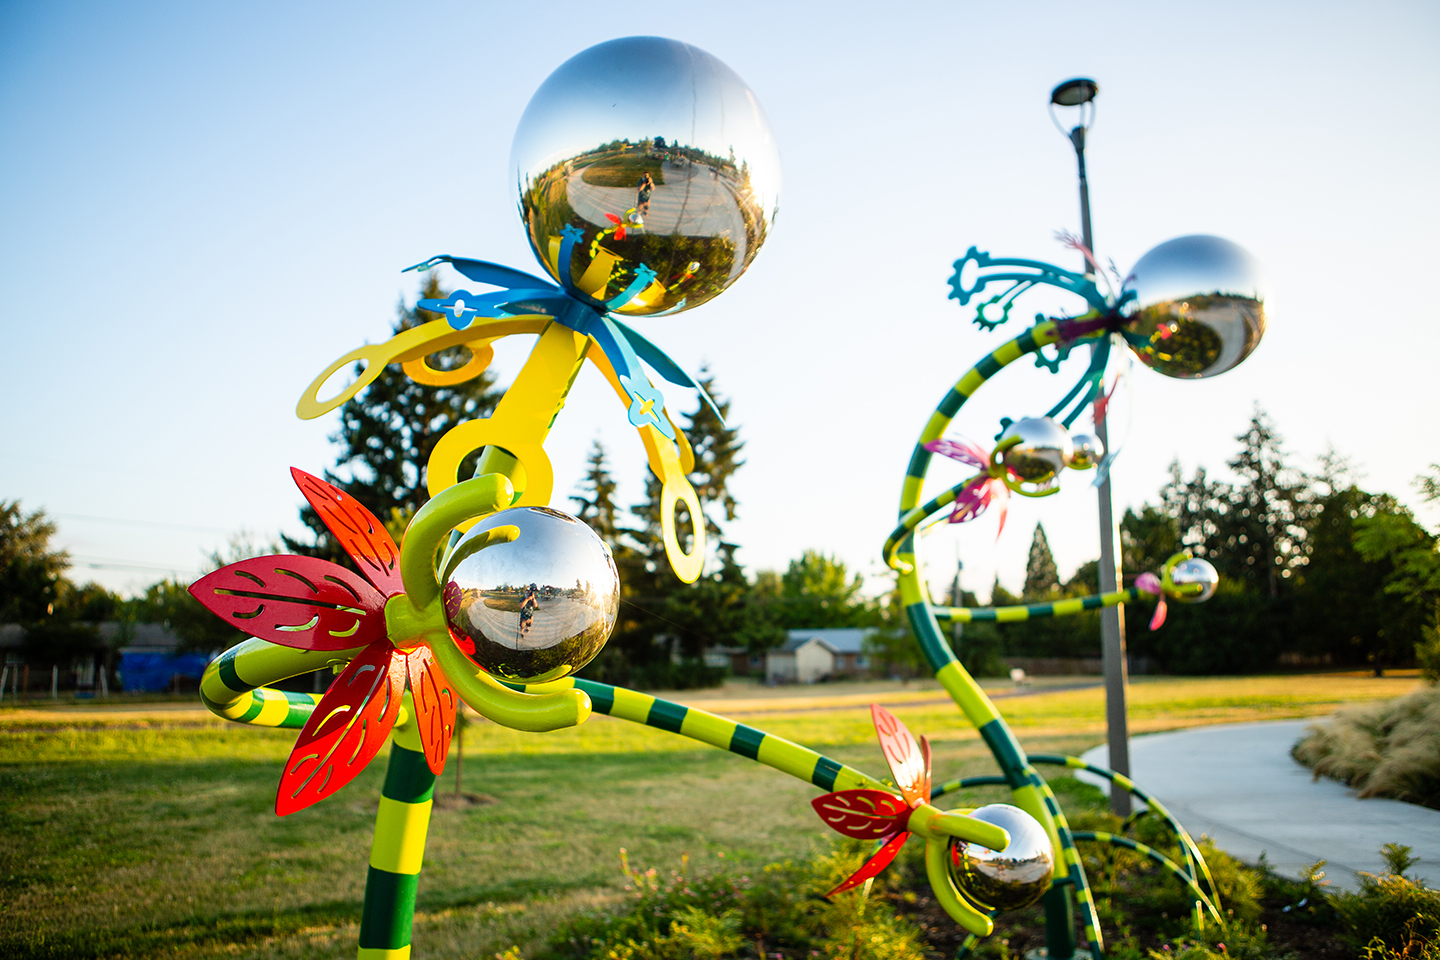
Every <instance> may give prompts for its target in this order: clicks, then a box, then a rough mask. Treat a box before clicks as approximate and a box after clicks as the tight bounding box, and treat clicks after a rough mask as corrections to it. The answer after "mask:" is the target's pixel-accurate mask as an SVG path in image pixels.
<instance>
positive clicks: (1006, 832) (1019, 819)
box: [810, 703, 1054, 936]
mask: <svg viewBox="0 0 1440 960" xmlns="http://www.w3.org/2000/svg"><path fill="white" fill-rule="evenodd" d="M870 718H871V720H872V721H873V722H874V724H875V733H876V735H877V736H878V737H879V738H880V749H881V751H882V752H883V753H884V755H885V763H886V764H887V765H888V766H889V767H890V773H891V775H892V776H893V777H894V779H895V786H896V787H897V788H898V789H899V790H900V796H898V797H897V796H895V794H893V793H889V792H887V791H884V790H872V789H856V790H838V791H834V792H832V793H827V794H825V795H824V796H820V797H816V798H815V799H814V800H812V801H810V802H811V805H812V806H814V808H815V812H816V813H818V814H819V815H820V819H822V820H824V821H825V824H826V825H827V826H829V827H830V828H831V829H833V830H835V831H836V832H837V833H840V834H843V835H844V836H847V837H851V838H852V839H855V840H873V841H875V842H876V843H878V844H880V847H879V849H878V850H877V851H876V852H875V853H874V854H873V855H872V856H871V857H870V858H869V859H868V860H866V861H865V863H864V864H862V865H861V867H860V869H859V870H856V871H855V872H854V873H853V874H851V875H850V876H849V877H847V878H846V879H845V880H844V881H842V882H841V883H840V884H839V885H838V886H836V887H835V889H833V890H831V891H830V892H829V893H827V894H825V896H827V897H833V896H835V895H836V894H839V893H844V892H846V891H847V890H853V889H855V888H856V887H858V886H860V885H861V884H863V883H865V882H866V881H868V880H871V879H873V878H874V877H876V876H878V875H879V873H880V872H881V871H882V870H884V869H885V868H886V867H888V866H889V865H890V862H891V861H892V860H894V859H895V857H896V855H897V854H899V853H900V849H901V848H902V847H904V846H905V842H906V841H907V840H909V839H910V837H911V836H916V835H918V836H920V837H922V838H923V839H924V840H925V866H926V874H927V875H928V877H929V880H930V886H931V889H932V890H933V892H934V893H935V899H936V902H938V903H939V904H940V905H941V906H942V907H943V908H944V909H945V912H946V913H948V914H949V915H950V917H951V918H952V919H953V920H955V922H956V923H958V924H960V925H961V926H963V927H965V929H967V930H970V931H971V932H972V933H978V934H980V935H982V936H983V935H987V934H989V933H990V930H991V927H992V923H991V920H990V918H989V917H988V916H986V915H985V913H984V912H982V911H988V910H991V909H993V908H994V906H995V904H993V903H990V902H987V900H993V899H994V898H993V897H990V898H985V899H982V897H981V896H978V895H977V894H976V892H975V891H974V890H972V889H970V887H972V886H974V885H973V884H971V883H967V882H965V880H964V879H963V876H964V875H957V873H956V871H955V870H954V869H952V865H953V864H956V863H960V862H963V860H964V858H963V856H960V857H958V858H957V850H958V851H960V852H962V853H963V851H964V850H966V849H968V847H969V846H970V845H979V846H981V847H982V848H984V849H986V850H990V851H996V852H999V853H1003V854H1004V855H1005V857H1006V858H1007V860H1008V861H1009V862H1011V863H1012V864H1013V863H1023V864H1025V867H1026V869H1025V870H1024V871H1023V872H1024V874H1025V880H1024V884H1023V890H1018V889H1017V884H1016V883H1015V882H1014V880H1013V877H1012V878H1011V879H1010V880H1009V881H1008V882H1006V881H1005V880H1000V881H997V880H995V879H994V878H991V883H990V885H991V886H992V887H1002V888H1004V889H1005V890H1006V892H1007V894H1008V896H1007V898H1006V902H1005V904H1004V906H1005V909H1018V908H1019V907H1023V906H1026V905H1027V904H1028V903H1033V902H1034V901H1035V900H1036V899H1039V897H1040V896H1041V895H1042V894H1043V893H1044V892H1045V889H1046V888H1047V887H1048V886H1049V884H1050V877H1051V875H1052V874H1053V872H1054V853H1053V851H1052V850H1051V846H1050V840H1049V838H1048V837H1047V836H1046V835H1045V831H1044V829H1043V828H1041V827H1040V825H1039V824H1038V823H1036V822H1035V820H1034V818H1032V817H1031V816H1030V815H1029V814H1026V813H1025V812H1024V811H1021V810H1019V809H1016V808H1014V807H1005V810H1006V812H1005V813H1004V814H1002V816H1003V817H1004V822H1003V824H1001V823H995V822H991V821H990V820H987V819H986V818H984V817H979V816H971V815H969V814H970V813H971V811H964V812H961V811H953V812H945V811H942V810H939V809H937V808H935V807H933V806H931V805H930V795H931V781H930V742H929V741H928V740H926V739H925V738H924V737H921V738H920V740H919V742H918V744H917V742H916V740H915V737H914V735H913V734H911V733H910V730H909V728H908V727H906V726H905V724H904V723H902V722H901V721H900V720H899V719H898V718H896V717H895V715H894V714H892V713H890V711H888V710H886V709H885V708H884V707H882V706H880V705H879V704H875V703H872V704H871V705H870ZM995 806H997V807H998V806H1003V805H999V804H997V805H995ZM976 813H978V811H976ZM1014 873H1015V871H1014V870H1013V868H1012V870H1011V874H1012V875H1013V874H1014ZM957 879H961V883H960V884H957V882H956V881H957Z"/></svg>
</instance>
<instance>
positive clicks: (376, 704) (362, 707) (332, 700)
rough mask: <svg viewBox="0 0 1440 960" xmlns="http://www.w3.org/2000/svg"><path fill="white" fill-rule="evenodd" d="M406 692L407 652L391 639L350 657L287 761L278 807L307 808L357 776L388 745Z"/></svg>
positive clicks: (280, 810) (284, 810)
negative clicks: (388, 739) (392, 643)
mask: <svg viewBox="0 0 1440 960" xmlns="http://www.w3.org/2000/svg"><path fill="white" fill-rule="evenodd" d="M404 693H405V663H404V655H403V654H402V653H400V652H399V651H398V650H396V649H395V648H394V647H392V646H390V644H389V643H388V642H387V643H374V644H371V645H370V646H369V647H367V648H366V649H365V650H364V651H363V652H362V653H361V654H360V656H358V657H356V658H355V659H354V660H352V661H350V666H348V667H346V668H345V669H344V670H343V671H341V673H340V676H338V677H336V678H335V682H334V683H332V684H330V689H329V690H328V691H326V693H325V696H323V697H321V698H320V702H319V703H318V704H316V705H315V712H314V713H312V714H311V715H310V720H309V722H308V723H306V724H305V729H304V730H301V731H300V739H299V740H296V741H295V749H294V750H292V751H290V759H289V760H286V761H285V772H284V773H283V774H281V776H280V790H279V793H278V794H277V795H276V797H275V812H276V813H277V814H279V815H280V816H282V817H283V816H285V815H286V814H289V813H294V812H295V811H296V810H304V809H305V808H306V807H308V806H310V805H311V804H313V803H316V802H317V801H320V800H323V799H325V798H326V797H328V796H330V794H332V793H334V792H335V791H336V790H339V789H340V788H341V787H343V786H345V784H347V783H349V782H350V781H351V780H353V779H355V776H356V774H358V773H359V772H360V771H361V770H364V769H365V765H366V764H367V763H369V762H370V760H371V759H372V758H373V757H374V756H375V754H377V753H379V752H380V748H381V747H383V746H384V745H385V738H386V737H388V736H389V735H390V728H391V727H393V726H394V725H395V718H396V716H397V715H398V714H399V713H400V702H401V698H402V697H403V696H404Z"/></svg>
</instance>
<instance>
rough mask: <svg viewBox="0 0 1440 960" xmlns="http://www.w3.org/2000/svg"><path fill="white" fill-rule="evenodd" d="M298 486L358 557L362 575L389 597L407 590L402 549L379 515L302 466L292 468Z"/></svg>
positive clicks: (311, 504) (346, 549) (340, 539)
mask: <svg viewBox="0 0 1440 960" xmlns="http://www.w3.org/2000/svg"><path fill="white" fill-rule="evenodd" d="M290 476H291V477H293V478H294V479H295V485H296V486H297V487H299V488H300V492H301V493H302V494H304V495H305V499H306V500H308V501H309V502H310V506H312V507H314V508H315V512H316V513H318V514H320V519H321V520H323V521H324V522H325V527H326V529H328V530H329V531H330V532H331V533H332V534H334V536H335V539H336V540H338V541H340V546H341V548H343V549H344V551H345V552H346V553H348V554H350V556H351V557H354V558H355V563H356V565H357V566H358V567H359V568H360V572H361V573H363V574H364V575H365V577H366V578H367V579H368V580H369V581H370V582H371V583H373V584H375V587H376V589H378V590H379V591H380V592H381V593H383V594H384V595H385V596H387V597H393V596H395V595H396V594H397V593H403V592H404V591H405V585H404V584H403V583H401V582H400V548H399V547H397V546H395V541H394V540H392V539H390V534H389V532H388V531H386V529H385V524H383V523H381V522H380V521H379V520H377V519H375V514H373V513H371V512H370V511H369V510H366V509H365V508H364V507H363V506H361V505H360V501H358V500H356V499H355V498H354V497H352V496H350V494H348V493H346V492H345V491H344V490H341V489H340V488H339V487H336V486H333V485H331V484H328V483H326V482H325V481H324V480H321V479H320V478H319V477H314V476H311V475H310V474H308V473H306V472H305V471H304V470H301V469H300V468H298V467H291V468H290Z"/></svg>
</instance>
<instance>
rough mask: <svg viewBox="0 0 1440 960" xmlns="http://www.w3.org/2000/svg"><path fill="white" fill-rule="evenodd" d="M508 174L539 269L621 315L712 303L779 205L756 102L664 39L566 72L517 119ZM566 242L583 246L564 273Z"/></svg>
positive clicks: (594, 52) (615, 44)
mask: <svg viewBox="0 0 1440 960" xmlns="http://www.w3.org/2000/svg"><path fill="white" fill-rule="evenodd" d="M510 165H511V169H512V170H513V173H514V176H515V180H516V189H517V190H518V193H519V201H520V215H521V217H522V218H523V219H524V221H525V229H526V234H527V236H528V238H529V240H530V246H531V249H532V250H534V252H535V255H536V256H537V257H538V258H539V259H540V262H541V263H542V264H543V265H544V266H545V269H546V270H547V271H548V272H549V274H550V275H551V276H552V277H554V278H555V279H556V280H559V281H561V282H562V283H565V282H567V281H568V282H571V283H573V285H574V287H575V288H577V289H578V290H579V292H581V293H583V294H585V295H587V296H589V297H592V298H594V299H595V300H599V301H610V300H612V299H614V298H616V297H618V296H620V295H622V294H624V293H625V292H626V291H631V293H632V295H631V296H630V298H629V300H628V301H627V302H625V303H623V304H621V305H619V306H617V307H615V308H614V309H615V310H616V312H618V313H621V314H633V315H650V314H659V313H674V312H677V311H680V310H684V309H688V308H690V307H693V306H697V305H698V304H701V303H704V302H705V301H706V300H709V299H711V298H712V297H714V296H716V295H717V294H719V293H720V292H721V291H722V290H724V289H725V288H726V287H728V286H729V285H730V284H731V283H733V282H734V281H735V279H736V278H737V277H739V276H740V274H741V273H743V272H744V271H745V268H746V267H748V266H749V265H750V262H751V260H753V259H754V258H755V254H756V253H757V252H758V251H759V249H760V245H761V244H762V243H764V242H765V237H766V234H767V233H768V232H769V229H770V226H771V225H772V223H773V222H774V219H775V213H776V211H777V209H778V205H779V196H780V155H779V153H778V151H777V150H776V148H775V140H774V137H773V136H772V135H771V132H770V123H769V121H768V120H767V119H766V117H765V112H764V111H763V110H762V109H761V108H760V104H759V102H758V101H757V100H756V99H755V95H754V94H753V93H752V92H751V91H750V89H749V87H747V86H746V85H745V82H744V81H743V80H741V79H740V77H739V76H737V75H736V74H735V72H734V71H733V70H731V69H730V68H729V67H727V66H725V64H723V63H721V62H720V61H719V60H717V59H715V58H714V57H712V56H711V55H710V54H708V53H706V52H705V51H703V50H700V49H698V48H696V47H692V46H690V45H688V44H684V43H680V42H678V41H675V40H665V39H662V38H659V37H626V38H624V39H620V40H611V41H608V42H606V43H601V44H598V45H596V46H593V47H591V48H590V49H588V50H585V51H582V52H581V53H579V54H576V55H575V56H574V57H571V58H570V59H569V60H567V61H565V63H563V64H561V65H560V66H559V67H558V68H557V69H556V70H555V72H554V73H552V74H551V75H550V77H549V78H548V79H547V80H546V81H545V82H544V83H543V84H542V85H541V86H540V89H539V90H537V91H536V93H535V96H534V97H532V98H531V100H530V104H529V105H528V106H527V107H526V108H525V114H524V116H522V117H521V119H520V126H519V129H518V130H517V131H516V133H515V142H514V145H513V147H512V148H511V152H510ZM647 178H648V180H647ZM567 229H568V230H571V231H579V238H578V239H577V240H576V241H575V243H574V245H573V248H572V249H571V252H570V257H569V262H568V263H565V264H561V263H560V262H559V258H560V250H561V246H562V243H563V241H564V239H565V231H566V230H567ZM647 281H648V282H647Z"/></svg>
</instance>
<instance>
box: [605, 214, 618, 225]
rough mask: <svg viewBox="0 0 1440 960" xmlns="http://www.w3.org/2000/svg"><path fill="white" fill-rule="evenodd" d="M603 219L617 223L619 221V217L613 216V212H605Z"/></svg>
mask: <svg viewBox="0 0 1440 960" xmlns="http://www.w3.org/2000/svg"><path fill="white" fill-rule="evenodd" d="M605 219H606V220H609V221H610V222H611V223H619V222H620V218H619V217H617V216H615V214H613V213H607V214H605Z"/></svg>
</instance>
